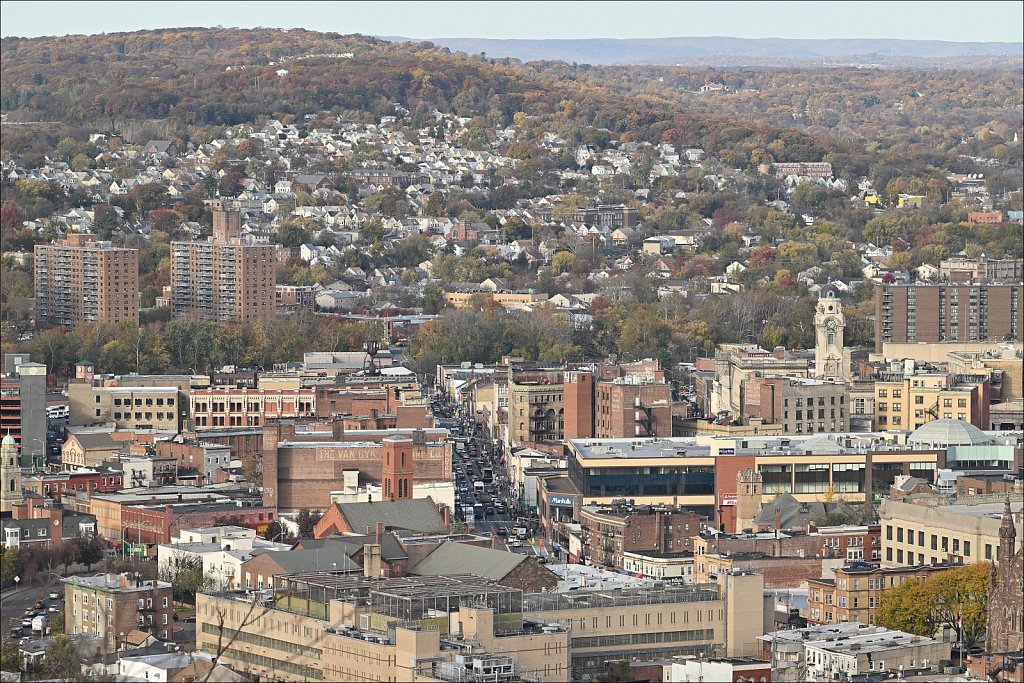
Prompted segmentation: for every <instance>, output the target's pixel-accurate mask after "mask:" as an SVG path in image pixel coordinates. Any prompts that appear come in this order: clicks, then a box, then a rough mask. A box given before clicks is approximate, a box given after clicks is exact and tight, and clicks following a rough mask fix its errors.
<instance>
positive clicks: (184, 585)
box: [160, 554, 214, 605]
mask: <svg viewBox="0 0 1024 683" xmlns="http://www.w3.org/2000/svg"><path fill="white" fill-rule="evenodd" d="M160 580H161V581H167V582H169V583H170V584H171V586H172V587H173V591H174V599H175V600H177V601H178V602H184V603H188V604H190V605H194V604H195V602H196V593H197V592H199V591H202V590H203V589H204V588H212V587H214V586H213V581H212V579H211V577H209V576H207V575H206V574H204V573H203V561H202V560H201V559H199V558H197V557H186V556H184V555H177V554H175V555H172V557H171V559H170V561H169V562H167V563H165V564H164V566H163V568H162V569H161V570H160Z"/></svg>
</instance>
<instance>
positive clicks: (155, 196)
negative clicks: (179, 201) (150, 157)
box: [128, 183, 167, 214]
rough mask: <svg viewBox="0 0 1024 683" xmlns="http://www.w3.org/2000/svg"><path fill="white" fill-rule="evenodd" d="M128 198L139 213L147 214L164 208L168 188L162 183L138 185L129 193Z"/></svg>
mask: <svg viewBox="0 0 1024 683" xmlns="http://www.w3.org/2000/svg"><path fill="white" fill-rule="evenodd" d="M128 196H129V197H130V198H131V200H132V201H133V202H134V203H135V207H136V208H137V209H138V210H139V213H142V214H145V213H147V212H149V211H152V210H153V209H156V208H158V207H160V206H163V204H164V203H165V202H166V201H167V187H166V186H165V185H163V184H161V183H147V184H145V185H136V186H135V187H133V188H132V189H131V190H129V191H128Z"/></svg>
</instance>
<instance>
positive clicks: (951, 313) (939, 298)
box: [875, 282, 1024, 353]
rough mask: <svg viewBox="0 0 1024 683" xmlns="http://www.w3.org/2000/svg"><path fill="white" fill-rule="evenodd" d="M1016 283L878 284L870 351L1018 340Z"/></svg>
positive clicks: (1020, 312)
mask: <svg viewBox="0 0 1024 683" xmlns="http://www.w3.org/2000/svg"><path fill="white" fill-rule="evenodd" d="M1022 289H1024V285H1021V284H1020V283H1015V284H1008V283H974V284H945V283H942V284H925V283H920V282H918V283H913V284H879V285H876V286H875V352H876V353H881V352H882V344H884V343H886V342H890V343H905V342H928V343H935V342H956V341H961V342H974V341H1003V340H1005V339H1011V340H1019V339H1020V335H1021V330H1022V328H1024V307H1022V305H1021V303H1022V302H1021V300H1020V299H1021V290H1022Z"/></svg>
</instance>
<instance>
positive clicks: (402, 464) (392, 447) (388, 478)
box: [380, 437, 413, 500]
mask: <svg viewBox="0 0 1024 683" xmlns="http://www.w3.org/2000/svg"><path fill="white" fill-rule="evenodd" d="M382 445H383V448H382V449H381V457H382V458H383V462H382V463H381V473H380V485H381V489H382V491H381V495H382V496H383V497H384V500H402V499H403V498H412V477H413V471H412V439H406V438H402V437H393V438H388V439H384V441H383V442H382Z"/></svg>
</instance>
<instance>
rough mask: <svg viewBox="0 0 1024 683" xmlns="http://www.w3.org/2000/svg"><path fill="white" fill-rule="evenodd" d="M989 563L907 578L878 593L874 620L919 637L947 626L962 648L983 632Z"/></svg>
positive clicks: (972, 645) (977, 638) (979, 640)
mask: <svg viewBox="0 0 1024 683" xmlns="http://www.w3.org/2000/svg"><path fill="white" fill-rule="evenodd" d="M988 572H989V564H988V563H987V562H980V563H977V564H971V565H967V566H964V567H956V568H954V569H947V570H944V571H941V572H936V573H934V574H932V575H931V576H929V577H928V578H927V579H924V580H920V581H915V580H913V579H910V580H908V581H905V582H903V584H901V585H900V586H897V587H895V588H891V589H889V590H887V591H885V592H884V593H882V599H881V601H880V602H879V606H878V612H877V613H876V614H875V623H876V624H878V625H879V626H885V627H887V628H892V629H899V630H901V631H906V632H908V633H916V634H917V635H921V636H933V635H934V634H935V632H936V631H937V630H938V629H940V628H943V627H948V628H951V629H952V630H953V631H954V632H956V634H957V640H958V641H960V642H961V643H963V647H964V648H965V649H970V648H971V647H974V646H975V645H977V644H978V643H979V642H981V638H982V636H983V635H984V633H985V622H986V619H987V616H988Z"/></svg>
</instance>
